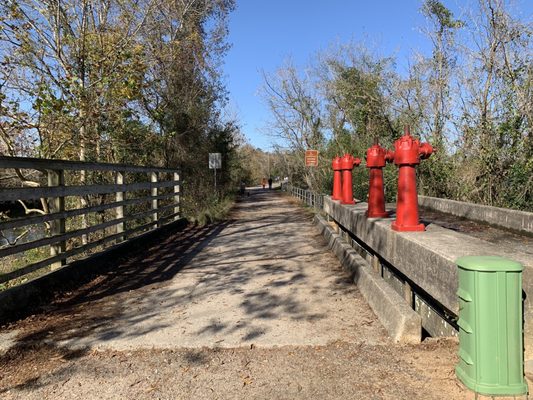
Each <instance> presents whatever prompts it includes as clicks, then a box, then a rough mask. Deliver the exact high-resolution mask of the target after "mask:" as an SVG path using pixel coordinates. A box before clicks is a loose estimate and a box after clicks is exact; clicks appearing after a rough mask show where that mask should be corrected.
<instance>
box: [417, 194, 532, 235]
mask: <svg viewBox="0 0 533 400" xmlns="http://www.w3.org/2000/svg"><path fill="white" fill-rule="evenodd" d="M418 204H419V205H420V206H421V207H426V208H430V209H432V210H436V211H441V212H445V213H447V214H452V215H456V216H458V217H464V218H468V219H472V220H474V221H479V222H484V223H486V224H489V225H493V226H500V227H503V228H507V229H511V230H513V231H516V232H520V233H525V234H527V235H533V213H530V212H526V211H518V210H510V209H507V208H499V207H491V206H485V205H481V204H474V203H465V202H463V201H456V200H448V199H439V198H437V197H428V196H418Z"/></svg>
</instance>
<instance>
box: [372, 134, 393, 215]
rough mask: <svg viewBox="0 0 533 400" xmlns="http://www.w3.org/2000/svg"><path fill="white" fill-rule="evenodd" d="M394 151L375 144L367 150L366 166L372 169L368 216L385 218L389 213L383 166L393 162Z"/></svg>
mask: <svg viewBox="0 0 533 400" xmlns="http://www.w3.org/2000/svg"><path fill="white" fill-rule="evenodd" d="M393 159H394V152H392V151H389V150H387V149H384V148H383V147H381V146H380V145H379V144H377V143H376V144H374V145H373V146H372V147H370V148H369V149H368V150H367V151H366V167H367V168H369V169H370V171H369V175H370V181H369V190H368V210H367V211H366V215H367V217H368V218H383V217H387V216H388V215H389V213H388V212H387V211H385V189H384V187H383V167H385V164H386V163H387V162H392V160H393Z"/></svg>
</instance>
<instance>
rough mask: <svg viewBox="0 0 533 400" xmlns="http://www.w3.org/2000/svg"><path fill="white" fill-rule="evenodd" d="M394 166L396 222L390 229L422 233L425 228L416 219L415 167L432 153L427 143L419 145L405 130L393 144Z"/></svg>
mask: <svg viewBox="0 0 533 400" xmlns="http://www.w3.org/2000/svg"><path fill="white" fill-rule="evenodd" d="M394 148H395V151H394V164H396V165H398V167H399V172H398V198H397V201H396V220H395V221H393V222H392V229H393V230H395V231H399V232H408V231H424V230H425V229H426V228H425V226H424V224H421V223H420V221H419V219H418V195H417V192H416V166H417V165H418V164H419V163H420V160H421V159H426V158H428V157H429V156H430V155H431V154H432V153H433V147H431V145H430V144H428V143H420V141H419V140H416V139H414V138H413V137H412V136H411V134H410V133H409V128H406V129H405V134H404V135H403V136H402V137H401V138H400V139H398V140H397V141H396V142H394Z"/></svg>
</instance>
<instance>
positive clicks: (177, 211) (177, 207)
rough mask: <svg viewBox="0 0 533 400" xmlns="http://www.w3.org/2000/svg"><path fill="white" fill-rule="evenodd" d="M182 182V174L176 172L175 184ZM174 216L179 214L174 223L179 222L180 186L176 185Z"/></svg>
mask: <svg viewBox="0 0 533 400" xmlns="http://www.w3.org/2000/svg"><path fill="white" fill-rule="evenodd" d="M179 180H180V174H179V173H178V172H174V182H179ZM174 204H175V206H174V214H177V215H176V216H175V217H174V221H177V220H178V219H179V218H180V215H179V213H180V184H179V183H178V184H177V185H174Z"/></svg>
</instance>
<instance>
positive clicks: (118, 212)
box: [115, 171, 126, 243]
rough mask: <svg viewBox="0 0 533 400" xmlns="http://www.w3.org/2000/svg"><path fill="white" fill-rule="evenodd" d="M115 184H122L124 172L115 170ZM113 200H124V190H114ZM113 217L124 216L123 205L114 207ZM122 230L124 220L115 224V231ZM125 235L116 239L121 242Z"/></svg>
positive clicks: (120, 231) (119, 217) (119, 231)
mask: <svg viewBox="0 0 533 400" xmlns="http://www.w3.org/2000/svg"><path fill="white" fill-rule="evenodd" d="M115 184H117V185H123V184H124V172H122V171H117V172H116V175H115ZM115 201H116V202H121V201H124V192H116V194H115ZM115 218H116V219H121V218H124V206H118V207H116V208H115ZM123 232H124V222H119V223H118V224H117V225H116V233H123ZM125 239H126V237H125V236H119V237H118V239H117V243H118V242H122V241H123V240H125Z"/></svg>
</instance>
